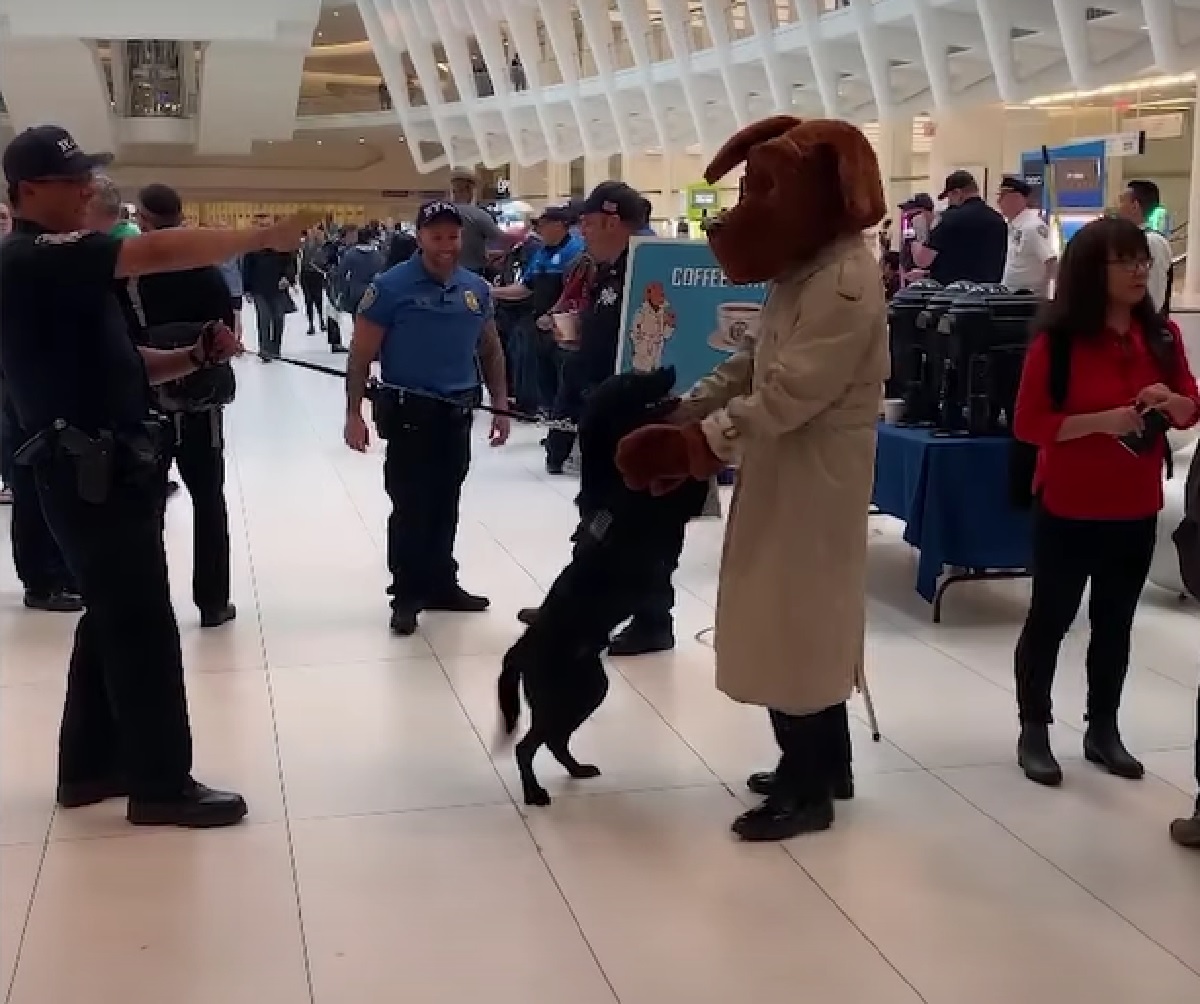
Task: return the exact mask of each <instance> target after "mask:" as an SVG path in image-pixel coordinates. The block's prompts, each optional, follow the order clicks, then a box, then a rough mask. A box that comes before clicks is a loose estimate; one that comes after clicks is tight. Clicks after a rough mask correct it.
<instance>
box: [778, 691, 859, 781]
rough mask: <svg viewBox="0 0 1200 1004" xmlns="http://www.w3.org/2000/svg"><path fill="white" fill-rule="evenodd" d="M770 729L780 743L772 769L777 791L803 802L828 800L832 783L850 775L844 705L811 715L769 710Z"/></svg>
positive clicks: (850, 752)
mask: <svg viewBox="0 0 1200 1004" xmlns="http://www.w3.org/2000/svg"><path fill="white" fill-rule="evenodd" d="M769 713H770V716H771V728H772V729H774V731H775V741H776V742H777V743H778V744H779V752H780V756H779V764H778V765H777V766H776V768H775V783H776V788H777V790H778V791H779V792H780V793H781V794H783V793H786V794H788V795H791V796H792V797H793V798H797V799H799V800H800V801H802V802H816V801H822V800H824V799H827V798H829V797H830V792H831V789H832V787H833V785H834V783H835V782H836V781H837V780H839V779H840V778H845V777H849V776H850V772H851V755H852V750H851V744H850V716H849V714H848V712H847V711H846V704H845V702H844V701H843V702H842V703H841V704H835V705H833V706H832V707H829V708H825V709H824V710H823V711H818V712H816V713H815V714H811V715H791V714H788V713H787V712H784V711H776V710H775V709H774V708H772V709H771V710H770V712H769Z"/></svg>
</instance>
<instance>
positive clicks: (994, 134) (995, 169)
mask: <svg viewBox="0 0 1200 1004" xmlns="http://www.w3.org/2000/svg"><path fill="white" fill-rule="evenodd" d="M1004 122H1005V115H1004V106H1003V105H987V106H981V107H979V108H971V109H963V110H954V111H951V112H943V113H940V114H939V115H938V116H937V117H936V119H935V130H936V131H935V132H934V135H933V145H932V149H931V150H930V152H929V184H930V186H931V187H932V188H933V189H934V191H932V192H931V193H930V194H932V195H933V196H934V198H936V197H937V196H938V194H939V193H940V192H941V190H942V187H941V186H942V182H943V181H945V179H946V175H948V174H949V173H950V172H951V171H954V170H958V169H960V168H968V169H971V170H973V171H976V172H978V173H976V178H975V180H976V181H978V182H979V185H980V188H981V190H982V189H983V188H984V186H987V189H986V190H982V191H981V192H980V194H981V195H983V197H984V198H985V199H990V198H991V193H992V192H993V191H994V190H995V188H996V185H997V184H998V183H999V181H1000V178H1001V176H1002V175H1003V174H1004V171H1005V168H1006V166H1007V165H1006V164H1005V162H1004V154H1005V150H1004V135H1005V128H1004ZM981 168H982V172H980V171H979V169H981ZM984 172H986V175H987V176H986V178H985V177H983V176H982V174H983V173H984Z"/></svg>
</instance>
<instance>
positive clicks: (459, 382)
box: [358, 254, 494, 395]
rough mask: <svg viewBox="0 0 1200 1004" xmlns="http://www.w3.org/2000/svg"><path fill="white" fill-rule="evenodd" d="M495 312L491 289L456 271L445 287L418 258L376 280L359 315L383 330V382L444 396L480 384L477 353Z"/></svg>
mask: <svg viewBox="0 0 1200 1004" xmlns="http://www.w3.org/2000/svg"><path fill="white" fill-rule="evenodd" d="M493 309H494V308H493V302H492V291H491V287H490V286H489V285H488V284H487V283H486V282H485V281H484V280H483V279H481V278H480V277H479V276H477V275H476V274H475V273H474V272H469V271H467V270H466V269H465V268H461V267H460V268H458V269H456V270H455V272H454V274H453V275H452V276H451V277H450V280H449V282H445V283H443V282H442V281H441V280H440V279H438V278H437V277H435V276H434V275H432V274H430V272H429V271H428V270H427V269H426V268H425V263H424V260H423V259H422V257H421V255H419V254H416V255H413V257H412V258H410V259H409V260H408V261H406V262H404V263H403V264H400V265H396V266H395V267H394V268H390V269H388V270H387V271H386V272H384V273H382V274H381V275H378V276H376V278H375V281H374V282H373V283H372V284H371V285H370V286H369V287H368V288H367V292H366V293H365V294H364V296H363V298H362V302H361V303H360V305H359V309H358V313H359V316H361V317H364V318H365V319H366V320H368V321H370V322H372V323H373V324H378V325H379V326H380V327H381V328H383V331H384V334H383V344H382V346H381V347H380V351H379V364H380V371H381V374H380V375H381V376H382V377H383V381H384V383H389V384H393V385H395V386H397V387H409V388H412V389H413V390H421V391H425V392H426V393H429V394H443V395H444V394H461V393H463V392H465V391H469V390H473V389H474V388H476V387H477V386H479V369H478V366H477V364H476V353H477V352H478V350H479V340H480V338H481V336H482V335H483V329H484V325H485V324H486V323H487V322H488V321H490V320H491V319H492V317H493Z"/></svg>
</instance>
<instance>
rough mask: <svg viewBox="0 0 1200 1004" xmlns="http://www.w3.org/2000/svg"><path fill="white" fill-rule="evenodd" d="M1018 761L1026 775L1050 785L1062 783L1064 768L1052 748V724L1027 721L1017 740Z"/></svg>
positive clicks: (1032, 779)
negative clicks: (1055, 757) (1056, 758)
mask: <svg viewBox="0 0 1200 1004" xmlns="http://www.w3.org/2000/svg"><path fill="white" fill-rule="evenodd" d="M1017 763H1019V764H1020V765H1021V769H1022V770H1023V771H1025V776H1026V777H1027V778H1029V780H1030V781H1034V782H1036V783H1037V784H1045V785H1049V786H1050V787H1055V786H1056V785H1060V784H1062V779H1063V776H1062V768H1061V767H1060V766H1059V765H1058V761H1057V760H1055V759H1054V751H1053V750H1052V749H1051V748H1050V726H1049V725H1046V724H1045V723H1044V722H1025V723H1024V724H1023V725H1022V726H1021V737H1020V739H1018V740H1017Z"/></svg>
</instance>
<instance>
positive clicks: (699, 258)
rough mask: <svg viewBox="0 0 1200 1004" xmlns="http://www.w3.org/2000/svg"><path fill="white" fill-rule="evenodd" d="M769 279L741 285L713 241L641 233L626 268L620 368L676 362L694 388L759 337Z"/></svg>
mask: <svg viewBox="0 0 1200 1004" xmlns="http://www.w3.org/2000/svg"><path fill="white" fill-rule="evenodd" d="M766 295H767V286H766V283H758V284H756V285H751V286H737V285H734V284H733V283H732V282H730V281H729V278H728V276H726V275H725V272H724V271H723V270H722V268H721V266H720V265H718V264H717V260H716V258H715V257H713V253H712V251H711V250H710V249H709V246H708V243H707V242H706V241H693V240H683V239H676V238H662V237H647V238H636V239H635V240H634V241H633V242H632V244H631V245H630V250H629V263H628V267H627V269H626V272H625V298H624V302H623V310H622V322H621V340H620V343H619V347H618V353H617V372H619V373H623V372H626V371H629V370H635V371H639V370H640V371H645V370H651V369H655V368H657V367H659V366H674V367H675V373H676V383H675V387H676V390H677V391H679V392H680V393H682V392H684V391H686V390H687V389H688V388H689V387H691V385H692V384H694V383H695V382H696V381H697V380H699V379H700V378H701V377H703V376H705V375H706V374H707V373H709V372H710V371H711V370H712V369H713V367H714V366H717V365H718V364H719V363H721V362H722V361H723V360H725V359H727V358H729V356H730V355H731V354H732V353H734V352H737V351H739V350H741V349H743V348H750V347H751V346H752V345H753V344H754V340H755V338H757V337H758V327H759V319H760V314H761V311H762V303H763V300H764V299H765V298H766Z"/></svg>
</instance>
